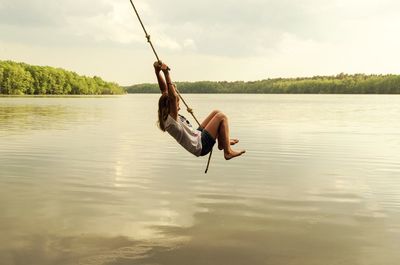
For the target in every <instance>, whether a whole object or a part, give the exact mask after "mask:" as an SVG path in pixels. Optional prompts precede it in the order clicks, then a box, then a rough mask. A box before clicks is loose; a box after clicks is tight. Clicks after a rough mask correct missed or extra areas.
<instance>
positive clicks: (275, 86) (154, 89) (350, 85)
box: [126, 73, 400, 94]
mask: <svg viewBox="0 0 400 265" xmlns="http://www.w3.org/2000/svg"><path fill="white" fill-rule="evenodd" d="M176 85H177V87H178V89H179V91H180V92H182V93H255V94H284V93H288V94H400V75H364V74H355V75H348V74H343V73H342V74H339V75H336V76H314V77H308V78H274V79H265V80H261V81H253V82H243V81H236V82H226V81H222V82H211V81H200V82H177V83H176ZM126 90H127V92H128V93H160V91H159V88H158V85H157V84H138V85H133V86H129V87H126Z"/></svg>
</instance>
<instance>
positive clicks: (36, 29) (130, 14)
mask: <svg viewBox="0 0 400 265" xmlns="http://www.w3.org/2000/svg"><path fill="white" fill-rule="evenodd" d="M134 3H135V5H136V7H137V9H138V11H139V13H140V15H141V18H142V20H143V22H144V24H145V26H146V29H147V31H148V33H149V34H150V35H151V39H152V41H153V44H154V45H155V48H156V50H157V51H158V52H159V55H160V56H161V57H162V59H164V58H165V59H167V60H168V61H169V62H171V63H174V64H175V63H176V64H177V65H174V69H177V68H181V70H182V76H181V79H182V80H199V79H200V80H201V79H203V80H204V79H213V80H219V79H226V80H235V79H244V80H251V79H255V78H265V77H266V76H294V75H312V74H313V73H317V74H323V73H329V74H331V73H337V72H343V71H349V72H362V71H364V72H382V71H385V72H388V71H391V72H393V71H396V69H398V67H397V61H398V60H400V58H399V56H400V55H398V54H399V53H398V52H397V47H398V46H400V37H399V35H398V34H397V32H398V25H400V17H399V16H398V10H399V9H400V2H398V1H395V0H380V1H377V0H302V1H294V0H248V1H245V2H243V1H237V0H218V1H214V0H202V1H197V2H193V1H187V0H170V1H159V0H146V1H136V0H134ZM0 32H1V33H2V38H1V42H2V43H0V52H1V51H4V50H6V52H3V54H0V56H1V57H2V58H3V59H4V58H10V59H13V58H18V59H20V60H25V59H24V58H28V59H31V60H32V62H33V63H35V62H38V61H40V63H42V62H43V61H44V62H49V64H51V63H50V62H52V63H53V64H57V65H56V66H64V65H65V67H72V69H77V70H80V71H83V72H84V73H93V74H98V75H102V76H106V77H111V79H112V80H124V81H122V83H124V84H129V83H130V82H129V81H128V79H129V80H132V79H135V81H134V82H142V81H144V82H147V81H151V80H153V76H150V74H151V73H149V74H146V71H148V70H147V69H146V68H139V69H136V70H135V71H136V72H135V74H134V76H131V75H130V74H129V75H128V71H125V72H124V70H121V69H119V70H118V71H117V70H116V69H118V67H120V68H121V64H124V66H126V67H127V68H131V69H132V67H136V65H135V63H137V62H138V61H140V60H142V61H143V60H152V59H153V57H152V56H153V55H152V54H151V49H150V48H149V47H148V44H147V43H146V39H145V36H144V32H143V30H142V28H141V26H140V24H139V22H138V20H137V18H136V15H135V13H134V11H133V9H132V7H131V6H130V3H129V1H128V0H82V1H76V0H63V1H53V0H30V1H22V0H0ZM1 46H2V47H1ZM16 47H23V49H22V48H21V50H20V51H18V50H17V48H16ZM22 51H25V52H26V53H25V54H24V53H23V52H22ZM47 53H48V54H52V56H50V55H46V54H47ZM59 53H60V54H59ZM65 54H68V55H69V56H68V58H67V56H66V55H65ZM71 54H73V55H74V57H73V59H74V60H72V59H71ZM38 58H39V59H40V58H43V59H40V60H39V59H38ZM127 58H132V59H130V60H127ZM148 58H150V59H148ZM169 58H171V59H169ZM172 60H173V61H174V62H172ZM28 62H29V60H28ZM60 62H68V63H64V64H61V65H60ZM105 62H106V64H107V65H105ZM192 62H193V63H192ZM192 64H193V65H192ZM100 65H102V66H101V67H103V68H102V69H101V71H100V70H99V71H100V72H98V73H97V72H95V71H94V70H93V69H99V67H100ZM149 65H150V66H151V64H149ZM187 65H192V67H194V68H196V67H198V66H199V65H201V67H200V68H199V69H196V71H193V70H192V69H186V66H187ZM204 65H207V67H204ZM231 65H233V66H234V67H233V66H231ZM238 65H239V66H238ZM220 69H229V71H226V72H225V71H224V72H223V73H222V72H221V70H220ZM393 69H394V70H393ZM122 76H126V78H124V77H122Z"/></svg>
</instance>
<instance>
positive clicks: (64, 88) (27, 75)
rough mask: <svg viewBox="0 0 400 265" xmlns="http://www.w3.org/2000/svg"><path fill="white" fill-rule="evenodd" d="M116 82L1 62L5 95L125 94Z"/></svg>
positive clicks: (0, 84) (0, 82) (1, 88)
mask: <svg viewBox="0 0 400 265" xmlns="http://www.w3.org/2000/svg"><path fill="white" fill-rule="evenodd" d="M124 93H126V92H125V90H124V89H123V88H122V87H120V86H119V85H118V84H116V83H111V82H106V81H104V80H102V79H101V78H100V77H97V76H94V77H87V76H81V75H78V74H77V73H74V72H70V71H66V70H63V69H60V68H53V67H49V66H34V65H28V64H25V63H16V62H12V61H0V94H5V95H106V94H124Z"/></svg>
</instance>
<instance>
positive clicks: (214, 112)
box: [212, 110, 221, 115]
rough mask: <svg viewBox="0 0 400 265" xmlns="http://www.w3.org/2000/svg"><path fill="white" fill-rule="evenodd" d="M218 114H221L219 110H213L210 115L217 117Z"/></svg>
mask: <svg viewBox="0 0 400 265" xmlns="http://www.w3.org/2000/svg"><path fill="white" fill-rule="evenodd" d="M218 113H221V111H220V110H213V111H212V114H213V115H217V114H218Z"/></svg>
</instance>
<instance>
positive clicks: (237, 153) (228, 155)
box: [224, 150, 246, 160]
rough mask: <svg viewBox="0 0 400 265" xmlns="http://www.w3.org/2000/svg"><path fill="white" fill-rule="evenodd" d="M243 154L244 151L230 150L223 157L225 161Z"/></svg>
mask: <svg viewBox="0 0 400 265" xmlns="http://www.w3.org/2000/svg"><path fill="white" fill-rule="evenodd" d="M244 153H246V150H241V151H233V150H232V151H230V152H229V153H225V154H224V156H225V159H226V160H230V159H232V158H234V157H237V156H240V155H242V154H244Z"/></svg>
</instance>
